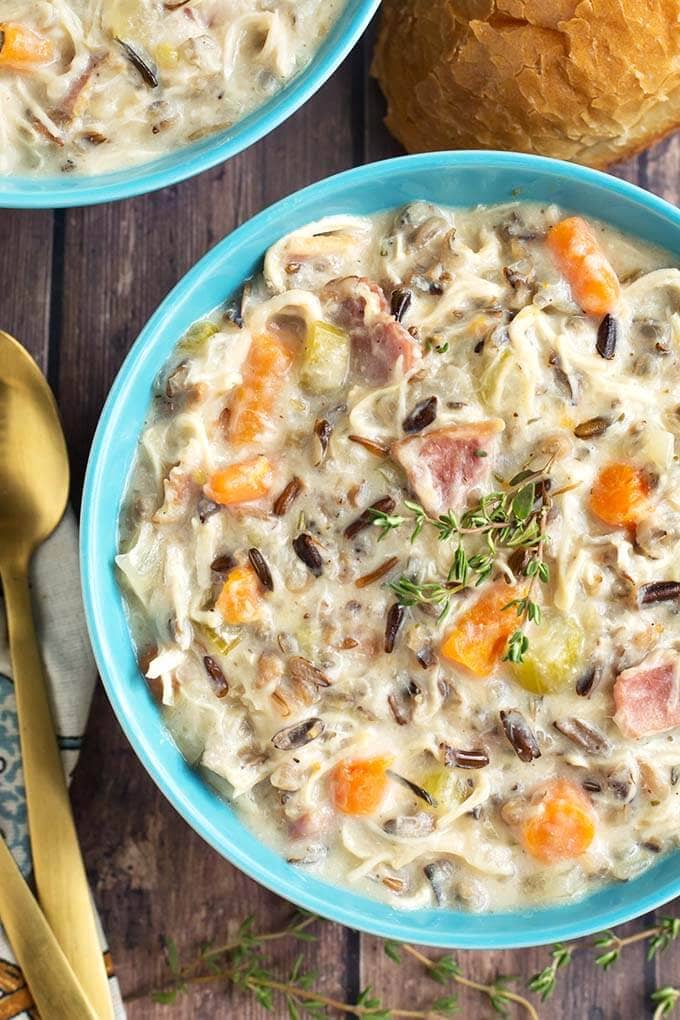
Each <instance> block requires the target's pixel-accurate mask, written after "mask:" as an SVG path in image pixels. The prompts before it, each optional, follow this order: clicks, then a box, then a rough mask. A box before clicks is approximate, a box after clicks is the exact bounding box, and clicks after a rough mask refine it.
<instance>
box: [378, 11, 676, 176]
mask: <svg viewBox="0 0 680 1020" xmlns="http://www.w3.org/2000/svg"><path fill="white" fill-rule="evenodd" d="M382 17H383V20H382V27H381V31H380V35H379V39H378V44H377V49H376V54H375V60H374V64H373V73H374V74H375V75H376V77H377V78H378V79H379V81H380V84H381V86H382V90H383V92H384V93H385V96H386V98H387V103H388V113H387V119H386V123H387V126H388V128H389V129H390V131H391V132H392V134H394V135H395V136H396V137H397V138H398V139H399V141H400V142H401V143H402V144H403V145H404V146H405V147H406V149H408V150H409V151H410V152H422V151H427V150H436V149H474V148H483V149H517V150H520V151H522V152H533V153H541V154H542V155H547V156H558V157H560V158H562V159H570V160H574V161H575V162H578V163H587V164H589V165H590V166H595V167H602V166H606V165H607V164H608V163H612V162H614V161H615V160H620V159H625V158H627V157H628V156H631V155H632V154H633V153H635V152H638V151H639V150H640V149H643V148H644V147H645V146H647V145H650V144H651V143H652V142H654V141H655V140H657V139H659V138H662V137H663V136H664V135H666V134H668V133H669V132H671V131H673V130H674V129H675V128H676V127H678V126H680V0H383V16H382Z"/></svg>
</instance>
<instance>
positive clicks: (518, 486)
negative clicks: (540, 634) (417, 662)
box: [369, 463, 550, 662]
mask: <svg viewBox="0 0 680 1020" xmlns="http://www.w3.org/2000/svg"><path fill="white" fill-rule="evenodd" d="M549 467H550V464H549V463H548V464H547V465H546V466H545V467H544V468H542V469H541V470H540V471H532V470H531V469H528V468H527V469H525V470H523V471H520V472H519V474H517V475H515V477H514V478H512V479H511V480H510V482H509V485H508V488H507V489H506V490H505V491H496V492H490V493H488V494H487V495H486V496H483V497H482V499H481V500H480V501H479V503H477V504H476V506H474V507H471V508H470V509H469V510H466V511H465V512H464V513H463V514H462V515H461V516H460V517H459V516H458V515H457V514H455V513H454V512H453V511H452V510H449V511H448V512H447V513H444V514H440V515H439V517H431V516H430V515H429V514H428V513H427V512H426V511H425V510H424V508H423V507H422V506H421V505H420V504H419V503H415V502H413V501H412V500H404V504H403V505H404V509H405V511H408V514H407V515H406V514H394V513H385V512H384V511H380V510H373V509H371V510H369V513H370V515H371V517H372V518H373V524H374V525H375V526H376V527H378V528H379V529H380V535H379V536H378V541H382V539H384V538H386V537H387V535H389V534H390V533H391V532H392V531H395V530H397V529H398V528H401V527H402V526H403V525H404V524H410V525H411V528H412V530H411V542H412V543H413V542H415V541H416V539H417V538H418V536H419V535H420V534H421V533H422V531H423V529H424V528H425V527H430V528H433V529H434V530H435V531H436V533H437V537H438V539H439V541H440V542H448V541H452V540H455V542H456V548H455V550H454V552H453V556H452V559H451V565H450V567H449V570H448V572H447V575H446V578H445V580H443V581H423V582H419V581H416V580H415V579H414V578H411V577H407V576H405V575H402V576H401V577H400V578H398V579H397V580H396V581H392V582H391V583H390V585H389V587H390V588H391V589H392V591H393V592H394V593H395V595H396V596H397V600H398V602H399V604H400V605H402V606H414V605H437V606H441V612H440V614H439V621H441V620H443V619H444V617H445V616H446V614H447V613H448V611H449V609H450V606H451V598H452V596H453V595H455V594H456V592H459V591H462V590H463V589H464V588H467V587H470V586H471V585H473V584H474V585H475V586H477V585H480V584H482V583H483V582H484V581H486V580H487V579H488V578H489V577H490V575H491V573H492V571H493V568H494V565H495V563H496V560H497V558H498V552H499V550H500V549H511V550H513V551H514V550H525V553H526V556H525V562H524V565H523V574H524V576H525V577H526V578H527V579H528V581H529V585H528V588H527V592H526V594H525V595H524V596H523V597H522V598H518V599H513V600H512V601H511V602H508V604H507V606H504V609H511V608H514V609H515V611H516V613H517V616H518V617H519V626H518V627H517V629H516V630H515V631H514V632H513V633H512V635H511V636H510V638H509V640H508V645H507V649H506V654H505V658H506V659H507V660H509V661H511V662H521V661H522V660H523V658H524V655H525V654H526V652H527V650H528V647H529V640H528V638H527V636H526V634H525V632H524V627H525V624H526V623H527V622H529V623H538V622H539V621H540V619H541V610H540V606H539V604H538V603H537V602H536V601H535V600H534V599H533V598H532V594H533V591H534V588H535V586H536V583H537V582H541V583H542V584H546V583H547V582H548V581H549V579H550V570H549V567H548V564H547V563H546V562H545V561H544V559H543V550H544V546H545V541H546V522H547V516H548V511H549V509H550V499H549V496H548V488H549V478H548V475H547V474H546V471H547V470H548V468H549ZM467 536H476V537H478V538H482V539H483V540H484V546H483V548H482V551H481V552H480V551H477V552H475V553H474V554H472V555H471V554H470V552H469V551H468V550H467V549H466V547H465V544H464V542H465V540H466V538H467Z"/></svg>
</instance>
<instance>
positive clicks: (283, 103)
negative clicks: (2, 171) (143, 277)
mask: <svg viewBox="0 0 680 1020" xmlns="http://www.w3.org/2000/svg"><path fill="white" fill-rule="evenodd" d="M379 5H380V0H349V3H348V4H347V6H346V7H345V9H344V10H343V11H341V12H340V14H339V16H338V19H337V21H336V22H335V24H334V25H333V27H332V28H331V30H330V32H329V33H328V35H327V36H326V38H325V39H324V41H323V42H322V44H321V46H320V47H319V49H318V50H317V52H316V53H315V55H314V56H313V57H312V59H311V61H310V62H309V64H307V66H306V67H305V68H303V70H302V71H300V72H299V74H297V75H295V77H293V78H292V79H291V80H290V81H289V82H288V83H287V84H286V85H284V87H283V88H282V89H281V90H280V91H279V92H277V93H276V94H275V95H274V96H273V97H272V98H271V99H270V100H268V101H267V102H265V103H264V104H263V105H262V106H259V107H257V108H256V109H255V110H253V111H252V112H251V113H249V114H248V115H247V116H246V117H244V118H243V119H242V120H240V121H237V122H236V123H235V124H234V125H233V127H232V128H230V129H229V130H228V131H227V132H221V133H220V134H217V135H213V136H212V137H209V138H207V139H204V140H202V141H201V142H198V143H196V144H194V145H190V146H185V147H183V148H181V149H177V150H176V151H174V152H172V153H169V154H168V155H166V156H163V157H161V158H159V159H157V160H153V161H150V162H148V163H142V164H139V165H138V166H133V167H129V168H127V169H122V170H115V171H111V172H109V173H105V174H100V175H95V176H90V177H77V176H74V177H65V176H63V177H50V178H47V177H45V178H42V177H19V176H12V177H1V176H0V209H63V208H78V207H80V206H85V205H97V204H99V203H101V202H114V201H117V200H119V199H124V198H133V197H134V196H136V195H143V194H147V193H149V192H152V191H157V190H158V189H159V188H164V187H167V186H168V185H170V184H177V183H179V182H180V181H183V180H186V178H187V177H193V176H195V175H196V174H200V173H202V172H203V171H204V170H208V169H210V167H213V166H217V164H218V163H223V162H224V161H225V160H227V159H230V158H231V157H232V156H236V155H237V154H238V153H239V152H242V151H243V150H244V149H247V148H248V147H249V146H250V145H253V143H254V142H257V141H259V140H260V139H261V138H264V136H265V135H268V134H270V133H271V132H272V131H273V130H274V129H275V128H277V127H278V126H279V124H281V123H282V122H283V121H284V120H286V119H287V118H288V117H290V116H292V115H293V114H294V113H295V112H296V111H297V110H298V109H300V107H302V106H304V104H305V103H306V102H307V100H308V99H310V98H311V97H312V96H313V95H314V93H315V92H317V91H318V90H319V89H320V88H321V86H322V85H323V84H325V82H326V81H327V80H328V79H329V78H330V77H331V75H332V74H333V72H334V71H335V70H336V69H337V68H338V67H339V66H340V64H341V63H342V61H343V60H344V59H345V57H347V55H348V54H349V53H350V51H351V50H352V49H353V48H354V46H355V44H356V43H357V41H358V40H359V38H360V37H361V35H363V32H364V30H365V29H366V28H367V26H368V23H369V22H370V20H371V18H372V17H373V15H374V14H375V12H376V11H377V9H378V7H379Z"/></svg>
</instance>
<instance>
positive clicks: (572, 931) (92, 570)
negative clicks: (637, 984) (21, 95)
mask: <svg viewBox="0 0 680 1020" xmlns="http://www.w3.org/2000/svg"><path fill="white" fill-rule="evenodd" d="M480 163H481V164H483V166H481V167H480V170H482V171H483V170H484V169H486V170H491V169H496V168H498V169H500V170H501V171H505V170H513V169H514V170H523V171H526V170H529V171H531V170H533V169H535V170H537V171H539V172H542V173H543V174H544V175H547V176H548V177H558V178H571V179H572V181H576V182H582V183H586V184H594V185H599V187H600V188H602V187H604V188H605V190H608V191H611V192H613V193H614V194H616V195H618V196H620V197H622V198H623V199H628V200H632V202H633V203H634V204H635V205H636V206H638V207H640V206H642V207H643V209H647V210H650V211H654V212H656V213H658V214H660V216H661V217H663V219H665V220H667V221H670V223H671V225H672V227H673V228H674V229H677V232H678V250H679V251H680V211H679V210H677V209H676V208H675V207H674V206H672V205H671V204H670V203H668V202H666V201H665V200H664V199H662V198H659V197H658V196H656V195H653V194H651V193H649V192H646V191H644V190H643V189H641V188H639V187H637V186H636V185H633V184H631V183H629V182H627V181H624V180H621V179H619V178H614V177H610V176H609V175H607V174H605V173H603V172H601V171H597V170H591V169H589V168H586V167H583V166H580V165H577V164H573V163H566V162H563V161H561V160H554V159H549V158H546V157H539V156H533V155H525V154H520V153H509V152H498V151H493V150H467V151H462V152H461V151H459V152H440V153H425V154H420V155H411V156H399V157H396V158H394V159H389V160H385V161H382V162H378V163H369V164H365V165H363V166H359V167H354V168H353V169H350V170H346V171H343V172H342V173H339V174H335V175H333V176H331V177H328V178H325V179H323V180H321V181H318V182H316V183H314V184H311V185H308V186H307V187H305V188H303V189H301V190H299V191H297V192H293V193H292V194H291V195H289V196H287V197H286V198H283V199H281V200H279V201H278V202H276V203H275V204H274V205H272V206H270V207H268V208H267V209H264V210H263V211H262V212H260V213H258V214H257V215H256V216H254V217H252V218H251V219H250V220H248V221H246V222H245V223H243V224H242V225H241V226H240V227H238V228H237V229H236V230H235V231H233V232H232V233H231V234H229V235H227V236H226V237H225V238H223V239H222V240H221V241H220V242H218V243H217V244H216V245H215V246H214V247H213V248H212V249H211V250H210V251H208V252H207V253H206V254H205V255H204V256H203V257H202V258H201V259H200V260H199V261H198V262H197V263H196V264H195V265H194V266H193V267H192V268H191V269H190V270H189V272H188V273H187V274H185V276H184V277H182V279H181V280H180V281H179V282H178V283H177V284H176V285H175V287H173V288H172V290H171V291H170V292H169V293H168V295H167V296H166V297H165V298H164V300H163V301H162V302H161V304H160V305H159V306H158V308H157V309H156V311H155V312H154V313H153V315H152V316H151V317H150V318H149V320H148V321H147V323H146V324H145V326H144V327H143V329H142V330H141V332H140V334H139V336H138V338H137V339H136V341H135V342H134V344H133V345H132V347H131V348H130V351H129V352H128V354H127V356H126V358H125V359H124V361H123V364H122V366H121V368H120V370H119V372H118V374H117V375H116V378H115V380H114V382H113V385H112V387H111V389H110V391H109V395H108V397H107V399H106V402H105V404H104V408H103V410H102V413H101V416H100V419H99V423H98V426H97V429H96V432H95V435H94V439H93V442H92V447H91V451H90V455H89V459H88V464H87V470H86V475H85V482H84V488H83V500H82V516H81V534H80V560H81V584H82V589H83V602H84V607H85V615H86V620H87V625H88V631H89V635H90V640H91V643H92V647H93V651H94V654H95V658H96V661H97V665H98V667H99V671H100V674H101V676H102V680H103V683H104V687H105V689H106V692H107V695H108V698H109V700H110V702H111V705H112V707H113V709H114V712H115V714H116V716H117V718H118V721H119V723H120V725H121V727H122V729H123V731H124V733H125V735H126V737H127V738H128V740H129V742H130V743H131V745H132V748H133V750H134V752H135V754H136V755H137V757H138V758H139V759H140V761H141V762H142V764H143V766H144V767H145V768H146V770H147V772H148V773H149V774H150V776H151V778H152V779H153V780H154V782H155V783H156V785H157V786H158V787H159V789H160V790H161V791H162V793H163V794H164V795H165V796H166V798H167V799H168V800H169V801H170V803H171V804H172V805H173V807H174V808H175V809H176V810H177V811H178V813H179V814H180V815H181V816H182V817H183V818H184V820H185V821H186V822H187V823H188V824H189V825H190V827H191V828H192V829H193V830H194V831H195V832H197V833H198V834H199V835H200V836H201V837H202V838H203V839H204V840H205V841H206V842H207V843H208V844H209V845H211V846H212V847H213V849H215V850H216V851H217V852H218V853H219V854H220V855H221V856H222V857H224V858H225V859H226V860H228V861H229V862H230V863H231V864H233V865H235V866H236V867H238V868H239V869H240V870H241V871H243V872H244V873H245V874H246V875H248V876H249V877H250V878H252V879H254V880H255V881H257V882H258V883H259V884H261V885H263V886H264V887H265V888H267V889H269V890H270V891H272V892H274V893H276V894H277V895H279V896H282V897H284V898H285V899H288V900H290V901H291V902H293V903H295V904H297V905H298V906H301V907H303V908H305V909H306V910H310V911H312V912H313V913H316V914H318V915H319V916H321V917H324V918H326V919H328V920H331V921H335V922H338V923H341V924H344V925H346V926H347V927H350V928H355V929H358V930H360V931H365V932H367V933H369V934H373V935H376V936H379V937H381V938H386V939H394V940H397V941H408V942H414V943H418V944H421V945H429V946H433V947H437V948H457V949H515V948H522V947H529V946H539V945H544V944H548V943H551V942H556V941H560V940H565V939H575V938H581V937H583V936H586V935H590V934H592V933H594V932H598V931H602V930H603V929H607V928H611V927H614V926H616V925H618V924H622V923H624V922H626V921H629V920H631V919H633V918H636V917H639V916H642V915H644V914H646V913H648V912H650V911H653V910H655V909H656V908H658V907H660V906H662V905H663V904H664V903H667V902H669V901H670V900H671V899H673V898H674V897H676V896H678V895H680V869H677V870H676V871H675V874H674V875H673V876H672V877H671V878H670V879H667V878H666V879H664V880H661V881H660V882H659V883H658V884H655V885H654V887H653V889H652V890H651V891H650V892H647V893H644V894H642V895H640V894H638V895H637V896H636V895H635V894H634V893H633V894H632V896H631V897H628V898H627V899H626V900H625V901H624V902H614V903H613V905H609V906H607V905H605V907H604V908H603V909H601V910H594V911H593V913H592V914H589V915H588V920H578V919H577V920H560V919H559V917H558V918H557V919H555V917H551V915H552V914H554V912H557V914H558V915H559V914H560V913H563V912H564V911H565V910H569V909H570V907H571V906H572V904H571V901H569V902H562V903H552V904H548V905H547V906H545V907H536V908H532V909H531V910H527V911H523V910H521V908H517V909H515V910H511V911H501V912H490V913H488V914H474V913H472V914H470V913H468V912H460V911H453V910H440V909H439V908H437V909H436V910H434V909H433V910H429V911H425V913H429V914H430V915H432V917H433V918H434V916H435V915H438V916H440V917H452V918H454V919H456V920H457V921H458V923H459V925H460V928H461V929H462V930H457V931H456V933H455V935H454V934H452V932H451V930H450V929H447V930H445V931H440V930H438V929H437V927H436V925H434V924H433V925H432V926H429V925H428V926H427V927H425V925H424V924H420V925H414V923H413V920H412V919H413V918H414V916H416V914H417V913H423V912H422V911H418V912H415V911H411V910H394V909H391V908H385V904H382V903H379V902H377V901H374V900H372V899H370V898H369V897H368V896H364V895H363V894H356V893H353V892H351V891H349V890H347V888H346V887H342V886H336V885H331V884H330V883H326V882H324V881H322V880H318V879H314V880H313V881H311V882H310V881H308V880H307V876H304V875H301V873H300V872H299V871H296V872H295V878H294V879H293V878H289V877H287V875H286V876H282V875H275V874H273V873H272V871H273V869H272V868H270V867H269V866H268V865H267V864H266V863H263V862H262V856H265V857H267V856H270V854H269V853H268V851H267V847H266V844H265V843H263V842H262V841H261V840H259V839H257V837H254V838H255V840H256V842H257V852H258V859H254V858H253V857H252V856H250V855H249V853H248V851H247V850H243V849H242V847H241V846H240V845H239V842H238V841H236V840H234V839H233V838H230V837H229V836H225V834H224V832H222V831H221V830H220V829H219V827H218V826H217V825H216V824H215V823H213V822H212V821H211V820H210V819H209V818H208V817H207V816H206V814H203V813H201V809H200V808H197V807H196V805H195V803H194V802H192V800H191V799H190V797H189V794H188V792H187V789H186V788H185V785H184V784H183V782H182V779H181V777H180V778H177V777H175V776H173V775H171V774H170V772H169V770H168V769H167V768H165V767H164V765H163V764H162V763H161V762H160V761H159V760H158V748H157V747H155V746H154V745H152V743H151V741H150V739H149V737H148V735H147V734H146V733H145V731H144V729H143V727H142V726H141V724H140V723H139V721H138V720H137V719H136V718H134V717H133V714H132V713H131V711H130V705H128V704H127V699H126V695H125V692H124V681H123V680H122V679H121V680H120V681H119V679H118V677H117V673H120V674H121V676H122V670H121V667H120V666H119V665H118V664H117V651H116V648H115V647H113V646H112V645H111V644H110V641H109V640H108V638H107V637H105V635H106V612H105V606H104V605H103V601H105V600H102V595H101V592H100V591H99V588H100V587H101V585H100V584H99V579H98V573H99V574H100V575H102V577H103V576H104V572H105V571H112V564H111V563H110V562H108V561H107V562H103V561H102V559H101V557H98V555H97V537H98V534H97V498H98V492H99V490H100V488H101V484H102V480H103V468H104V462H105V460H106V458H107V456H109V457H110V450H109V449H108V447H110V445H111V443H112V436H111V434H110V418H111V416H112V414H113V412H114V409H115V408H116V407H117V405H118V404H119V402H122V405H124V402H125V396H126V388H127V387H128V386H129V385H131V384H132V381H133V380H134V378H135V376H136V374H137V372H138V371H139V370H140V360H141V359H142V356H143V353H144V351H145V349H146V347H147V344H148V345H150V346H152V345H153V341H154V337H155V336H157V334H158V333H159V331H160V330H161V329H162V328H163V326H164V324H165V322H166V319H167V318H168V317H169V316H170V315H171V312H172V309H173V307H174V305H175V303H176V301H177V300H178V299H179V298H180V297H187V295H190V294H191V292H192V290H193V289H194V288H195V287H196V286H197V285H198V284H199V282H200V281H201V280H202V279H203V278H205V277H207V276H208V275H209V274H210V270H211V269H213V268H214V267H216V266H218V265H219V264H220V263H221V262H222V261H223V260H224V258H225V255H226V253H228V252H229V251H230V250H231V249H234V248H236V247H237V246H238V244H239V243H240V242H241V241H242V240H244V239H245V238H247V237H248V236H249V235H250V234H251V232H255V230H256V228H269V229H272V228H273V227H274V226H275V225H276V224H278V223H280V222H282V221H283V222H285V216H286V213H291V212H294V211H295V210H296V208H297V207H301V206H304V203H305V201H306V200H307V199H310V198H313V199H315V200H316V201H319V200H323V199H324V198H329V199H330V198H332V196H333V193H334V192H335V191H336V189H338V187H340V186H342V185H344V184H346V183H348V182H358V181H362V180H363V181H364V183H365V182H366V179H367V178H381V177H383V176H390V175H392V176H394V177H395V178H398V177H399V175H400V174H401V173H402V172H406V173H407V172H408V171H409V170H410V169H413V168H421V169H428V170H432V171H434V170H449V171H451V170H456V169H458V168H462V167H468V168H470V167H477V166H479V164H480ZM451 204H452V205H455V203H451ZM468 207H469V206H468ZM377 209H378V206H377V205H376V210H377ZM577 211H578V210H577ZM602 218H603V219H605V220H606V219H607V214H606V210H603V214H602ZM280 235H281V231H280V229H279V231H278V236H280ZM269 243H271V242H269ZM263 254H264V251H262V255H263ZM225 296H226V295H225ZM208 311H209V309H207V308H206V310H205V313H207V312H208ZM141 367H142V368H144V367H145V366H143V365H142V366H141ZM158 367H159V366H158V363H156V370H157V369H158ZM126 480H127V476H126V478H125V479H124V480H123V481H124V482H125V481H126ZM122 488H123V486H121V490H122ZM115 517H116V520H117V517H118V507H116V509H115ZM118 598H119V599H120V601H121V602H122V598H121V597H120V596H118ZM163 725H164V724H163V723H162V722H161V726H163ZM165 735H166V736H167V739H168V741H169V742H171V738H170V737H169V734H167V731H166V732H165ZM177 754H179V751H177ZM182 760H183V759H182ZM187 769H188V766H187ZM201 782H203V781H201ZM205 785H206V786H207V784H205ZM210 796H211V797H212V798H217V795H216V794H215V793H214V792H211V793H210ZM217 799H219V798H217ZM233 814H234V817H238V816H237V815H236V813H235V812H233ZM240 826H241V829H242V831H243V830H245V831H246V832H247V831H248V827H247V825H245V824H244V823H243V822H241V823H240ZM275 856H276V858H277V859H278V860H280V859H281V858H280V857H279V855H275ZM667 857H670V858H672V860H673V863H675V861H676V860H677V859H679V858H680V851H673V852H671V853H670V854H669V855H664V856H663V857H662V858H661V861H660V863H662V862H663V861H664V860H665V859H666V858H667ZM658 867H659V864H655V865H652V866H651V867H650V868H648V869H646V870H645V872H644V873H643V874H648V873H650V872H652V871H653V870H654V869H655V868H658ZM289 870H290V871H293V869H292V868H291V869H289ZM298 876H299V877H298ZM638 880H639V879H638V877H635V878H633V879H630V880H629V881H628V882H626V883H622V884H621V885H617V884H616V883H607V885H606V886H604V887H602V888H600V889H599V890H596V891H594V892H593V893H591V894H589V895H588V896H587V897H585V898H579V899H578V900H577V901H575V903H576V905H578V903H581V904H583V903H589V902H590V901H591V900H592V899H593V898H597V897H599V896H600V895H605V894H606V893H607V891H608V890H612V889H620V888H631V887H632V885H633V884H634V883H635V882H637V881H638ZM314 885H317V886H320V887H322V889H327V890H329V892H328V894H325V893H323V892H322V891H315V889H314V888H310V886H314ZM359 901H360V904H361V906H362V911H361V916H360V918H359V919H358V918H357V913H356V911H357V909H358V906H357V905H358V902H359ZM373 912H375V914H376V915H379V916H374V913H373ZM466 917H471V918H476V919H481V920H482V921H483V920H484V919H487V920H488V921H489V928H493V927H494V925H496V926H498V922H500V921H503V920H505V921H506V923H505V926H504V927H502V926H501V927H502V930H501V931H500V932H496V933H494V932H493V931H489V932H488V933H486V932H485V929H484V927H482V928H481V931H476V932H473V933H472V934H470V933H467V932H466V931H465V930H464V929H465V918H466ZM520 917H522V918H524V919H526V920H527V921H531V922H532V928H531V933H530V934H526V933H523V932H522V931H521V930H516V929H515V927H513V923H512V922H513V918H514V919H518V918H520ZM534 922H535V923H534Z"/></svg>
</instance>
